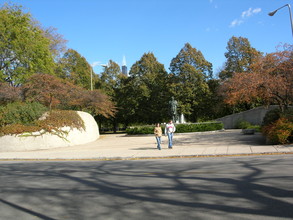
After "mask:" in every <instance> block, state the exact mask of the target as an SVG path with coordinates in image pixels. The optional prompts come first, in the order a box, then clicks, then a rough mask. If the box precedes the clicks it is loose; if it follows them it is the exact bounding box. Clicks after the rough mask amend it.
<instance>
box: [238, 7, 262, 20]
mask: <svg viewBox="0 0 293 220" xmlns="http://www.w3.org/2000/svg"><path fill="white" fill-rule="evenodd" d="M259 12H261V8H255V9H252V8H249V9H248V10H247V11H244V12H242V14H241V17H242V18H248V17H250V16H252V15H254V14H257V13H259Z"/></svg>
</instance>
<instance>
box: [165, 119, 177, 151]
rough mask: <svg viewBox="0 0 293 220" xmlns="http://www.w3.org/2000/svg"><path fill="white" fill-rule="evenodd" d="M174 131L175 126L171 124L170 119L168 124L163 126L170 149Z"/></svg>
mask: <svg viewBox="0 0 293 220" xmlns="http://www.w3.org/2000/svg"><path fill="white" fill-rule="evenodd" d="M175 131H176V127H175V125H174V124H173V121H172V120H170V121H169V123H168V124H166V127H165V134H167V136H168V148H169V149H172V148H173V134H174V132H175Z"/></svg>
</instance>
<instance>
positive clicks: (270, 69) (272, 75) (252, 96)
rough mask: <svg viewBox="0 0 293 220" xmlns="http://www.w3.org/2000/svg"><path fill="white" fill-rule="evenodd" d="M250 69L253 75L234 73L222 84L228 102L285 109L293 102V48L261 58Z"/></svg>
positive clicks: (286, 48) (287, 47)
mask: <svg viewBox="0 0 293 220" xmlns="http://www.w3.org/2000/svg"><path fill="white" fill-rule="evenodd" d="M250 68H251V72H250V73H237V74H234V75H233V77H232V78H231V79H229V80H227V81H226V82H225V83H224V84H223V85H222V90H221V91H222V92H223V94H224V95H225V101H226V103H228V104H231V105H232V104H238V103H245V102H246V103H253V102H261V103H262V104H265V105H269V104H278V105H279V106H280V108H281V109H282V110H284V109H286V108H287V107H288V106H289V105H291V104H292V103H293V50H292V46H285V49H284V50H283V51H277V52H275V53H271V54H267V55H266V56H264V57H260V58H259V59H258V60H256V61H255V63H254V64H252V65H251V66H250Z"/></svg>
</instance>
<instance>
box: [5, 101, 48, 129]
mask: <svg viewBox="0 0 293 220" xmlns="http://www.w3.org/2000/svg"><path fill="white" fill-rule="evenodd" d="M46 111H47V108H46V107H45V106H43V105H42V104H40V103H37V102H31V103H30V102H14V103H9V104H7V105H6V106H2V107H0V127H3V126H6V125H9V124H22V125H29V124H31V123H33V122H34V121H35V120H37V119H38V118H40V117H41V116H42V114H44V112H46Z"/></svg>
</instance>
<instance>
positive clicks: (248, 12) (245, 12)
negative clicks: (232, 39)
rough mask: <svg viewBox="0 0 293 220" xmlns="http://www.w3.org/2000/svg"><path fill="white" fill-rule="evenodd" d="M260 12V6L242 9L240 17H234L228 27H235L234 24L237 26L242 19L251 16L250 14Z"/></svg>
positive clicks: (242, 21)
mask: <svg viewBox="0 0 293 220" xmlns="http://www.w3.org/2000/svg"><path fill="white" fill-rule="evenodd" d="M260 12H261V8H255V9H252V8H249V9H248V10H246V11H243V12H242V13H241V18H239V19H234V20H233V21H232V22H231V23H230V26H229V27H235V26H238V25H240V24H242V23H244V20H245V19H247V18H249V17H251V16H252V15H254V14H258V13H260Z"/></svg>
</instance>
